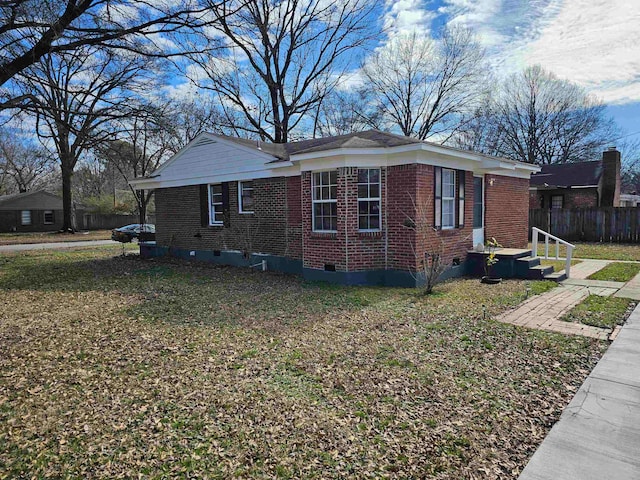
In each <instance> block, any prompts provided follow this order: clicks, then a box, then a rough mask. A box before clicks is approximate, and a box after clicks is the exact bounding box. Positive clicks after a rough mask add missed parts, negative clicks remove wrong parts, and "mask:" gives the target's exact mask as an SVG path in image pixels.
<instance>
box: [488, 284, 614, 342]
mask: <svg viewBox="0 0 640 480" xmlns="http://www.w3.org/2000/svg"><path fill="white" fill-rule="evenodd" d="M616 290H617V288H607V287H590V286H589V287H588V286H583V285H564V284H560V285H559V286H558V287H557V288H554V289H553V290H550V291H548V292H547V293H543V294H542V295H536V296H534V297H531V298H529V299H528V300H525V301H524V302H522V303H521V304H520V305H519V306H518V307H517V308H516V309H514V310H511V311H508V312H506V313H503V314H502V315H499V316H498V317H496V320H498V321H500V322H504V323H510V324H512V325H519V326H521V327H528V328H535V329H538V330H546V331H549V332H557V333H564V334H568V335H583V336H585V337H591V338H597V339H599V340H608V339H609V335H610V333H611V331H610V330H609V329H603V328H598V327H592V326H589V325H582V324H580V323H572V322H565V321H563V320H560V318H561V317H562V316H563V315H564V314H565V313H567V312H568V311H569V310H571V309H572V308H573V307H575V306H576V305H577V304H579V303H580V302H581V301H582V300H584V299H585V298H586V297H587V296H589V295H602V296H605V297H607V296H610V295H612V294H614V293H615V292H616Z"/></svg>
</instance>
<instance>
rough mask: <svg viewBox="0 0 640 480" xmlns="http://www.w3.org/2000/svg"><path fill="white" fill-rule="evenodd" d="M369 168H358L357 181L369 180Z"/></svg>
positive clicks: (365, 181) (364, 181)
mask: <svg viewBox="0 0 640 480" xmlns="http://www.w3.org/2000/svg"><path fill="white" fill-rule="evenodd" d="M368 174H369V170H367V169H358V183H368V182H369V175H368Z"/></svg>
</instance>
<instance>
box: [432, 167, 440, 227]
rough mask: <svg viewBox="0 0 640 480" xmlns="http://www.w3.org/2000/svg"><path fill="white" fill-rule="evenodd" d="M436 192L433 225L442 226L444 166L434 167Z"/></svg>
mask: <svg viewBox="0 0 640 480" xmlns="http://www.w3.org/2000/svg"><path fill="white" fill-rule="evenodd" d="M433 173H434V182H433V184H434V193H435V201H434V202H433V213H434V215H433V218H434V221H433V226H434V227H436V228H442V168H441V167H434V168H433Z"/></svg>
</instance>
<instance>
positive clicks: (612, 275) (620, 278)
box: [588, 262, 640, 282]
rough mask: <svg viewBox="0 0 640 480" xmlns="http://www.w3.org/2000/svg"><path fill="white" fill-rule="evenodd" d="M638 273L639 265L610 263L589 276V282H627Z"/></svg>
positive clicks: (639, 270)
mask: <svg viewBox="0 0 640 480" xmlns="http://www.w3.org/2000/svg"><path fill="white" fill-rule="evenodd" d="M638 272H640V263H619V262H616V263H610V264H609V265H607V266H606V267H604V268H602V269H600V270H598V271H597V272H596V273H592V274H591V275H589V277H588V278H589V279H590V280H605V281H608V282H628V281H629V280H631V279H632V278H633V277H635V276H636V275H637V274H638Z"/></svg>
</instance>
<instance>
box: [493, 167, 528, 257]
mask: <svg viewBox="0 0 640 480" xmlns="http://www.w3.org/2000/svg"><path fill="white" fill-rule="evenodd" d="M492 183H493V184H492ZM528 206H529V180H528V179H524V178H511V177H503V176H500V175H485V238H486V239H490V238H491V237H495V239H496V240H497V241H498V242H499V243H500V244H501V245H502V246H504V247H507V248H526V246H527V237H528V228H529V226H528V225H529V210H528Z"/></svg>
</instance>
